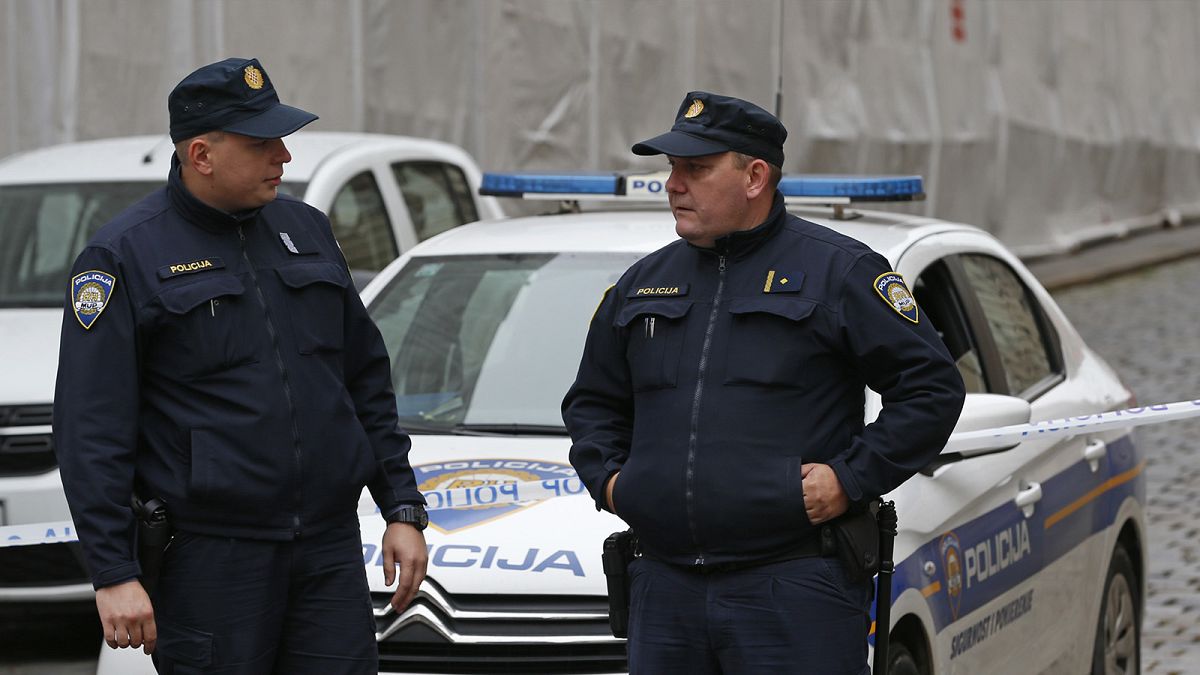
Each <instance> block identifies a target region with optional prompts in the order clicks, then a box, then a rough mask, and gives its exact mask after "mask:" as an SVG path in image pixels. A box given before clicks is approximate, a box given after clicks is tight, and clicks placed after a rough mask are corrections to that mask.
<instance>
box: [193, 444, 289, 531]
mask: <svg viewBox="0 0 1200 675" xmlns="http://www.w3.org/2000/svg"><path fill="white" fill-rule="evenodd" d="M271 447H273V444H272V443H270V442H268V441H266V439H263V438H261V437H256V436H255V435H254V434H253V433H252V432H249V431H248V430H246V429H229V430H221V431H217V430H214V429H192V432H191V475H190V477H189V481H188V496H189V497H190V498H191V499H192V500H194V501H195V502H196V503H198V504H206V505H210V506H214V507H217V508H219V509H220V510H221V511H223V512H227V513H229V512H240V511H245V510H252V509H256V508H261V507H263V506H265V505H272V506H274V508H276V509H278V508H279V505H280V504H286V503H288V502H287V500H286V497H287V495H286V492H287V490H288V489H289V486H291V485H294V483H293V481H292V480H290V479H289V476H291V472H290V471H291V464H290V461H292V460H291V458H290V457H286V456H285V457H286V459H281V458H277V457H273V456H272V455H271V452H270V451H269V449H270V448H271Z"/></svg>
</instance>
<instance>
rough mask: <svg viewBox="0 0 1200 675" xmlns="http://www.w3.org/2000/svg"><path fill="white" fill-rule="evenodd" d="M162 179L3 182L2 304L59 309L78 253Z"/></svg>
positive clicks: (0, 217) (0, 207) (0, 209)
mask: <svg viewBox="0 0 1200 675" xmlns="http://www.w3.org/2000/svg"><path fill="white" fill-rule="evenodd" d="M161 185H162V182H161V181H159V182H124V183H61V184H53V185H4V186H0V307H61V306H62V303H63V298H64V297H65V296H66V291H67V280H68V277H69V276H70V272H71V264H72V263H73V262H75V256H77V255H79V252H80V251H81V250H83V246H84V244H86V243H87V241H88V239H89V238H90V237H91V236H92V235H93V234H95V232H96V230H98V229H100V226H101V225H103V224H104V223H107V222H108V221H109V220H111V219H112V217H113V216H115V215H117V214H118V213H120V212H121V210H122V209H124V208H125V207H127V206H129V205H130V204H133V203H134V202H135V201H137V200H138V199H141V198H142V197H144V196H146V195H147V194H149V193H150V192H152V191H153V190H155V189H156V188H158V187H160V186H161Z"/></svg>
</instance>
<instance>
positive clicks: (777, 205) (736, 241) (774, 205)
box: [688, 190, 787, 258]
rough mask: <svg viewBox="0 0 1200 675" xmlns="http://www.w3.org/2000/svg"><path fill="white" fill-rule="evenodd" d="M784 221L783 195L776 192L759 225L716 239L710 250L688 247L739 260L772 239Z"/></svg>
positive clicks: (785, 218) (785, 210)
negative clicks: (768, 210) (764, 218)
mask: <svg viewBox="0 0 1200 675" xmlns="http://www.w3.org/2000/svg"><path fill="white" fill-rule="evenodd" d="M785 220H787V209H785V208H784V204H783V195H782V194H780V193H779V191H778V190H776V191H775V199H774V201H772V202H771V212H770V213H768V214H767V219H766V220H764V221H763V222H762V223H761V224H759V225H756V226H755V227H754V228H753V229H749V230H738V231H737V232H730V233H729V234H727V235H725V236H723V237H718V238H717V240H716V242H715V243H714V244H713V247H712V248H702V247H700V246H694V245H692V244H690V243H689V244H688V246H691V247H692V248H694V249H696V250H698V251H704V252H706V253H710V254H713V255H723V256H726V257H729V258H740V257H742V256H744V255H747V254H749V253H751V252H753V251H754V250H755V249H757V248H758V247H760V246H762V245H763V243H764V242H767V241H769V240H770V239H771V238H772V237H774V236H775V234H776V233H777V232H779V230H780V229H781V228H782V227H783V223H784V221H785Z"/></svg>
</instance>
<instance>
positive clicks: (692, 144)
mask: <svg viewBox="0 0 1200 675" xmlns="http://www.w3.org/2000/svg"><path fill="white" fill-rule="evenodd" d="M786 138H787V129H784V128H783V124H782V123H781V122H780V121H779V120H778V119H777V118H776V117H775V116H774V115H772V114H771V113H769V112H767V111H766V110H763V109H762V108H760V107H758V106H756V105H754V104H753V103H751V102H749V101H743V100H742V99H740V98H733V97H731V96H721V95H719V94H710V93H708V92H706V91H693V92H690V93H689V94H688V95H687V96H685V97H684V98H683V103H681V104H680V105H679V112H678V113H676V115H675V126H673V127H671V130H670V131H668V132H667V133H665V134H663V135H661V136H655V137H654V138H651V139H650V140H647V141H642V142H641V143H638V144H637V145H634V146H633V153H634V154H635V155H671V156H673V157H699V156H701V155H715V154H717V153H720V152H728V151H730V150H732V151H734V152H740V153H742V154H745V155H750V156H751V157H758V158H760V159H764V160H766V161H767V162H768V163H770V164H774V165H775V166H778V167H782V166H783V141H784V140H785V139H786Z"/></svg>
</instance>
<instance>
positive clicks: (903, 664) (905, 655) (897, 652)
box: [887, 642, 924, 675]
mask: <svg viewBox="0 0 1200 675" xmlns="http://www.w3.org/2000/svg"><path fill="white" fill-rule="evenodd" d="M887 671H888V675H924V674H923V673H922V672H921V667H920V666H919V665H917V659H916V658H914V657H913V655H912V652H910V651H908V647H905V646H904V645H903V644H901V643H899V642H893V643H891V644H889V645H888V670H887Z"/></svg>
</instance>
